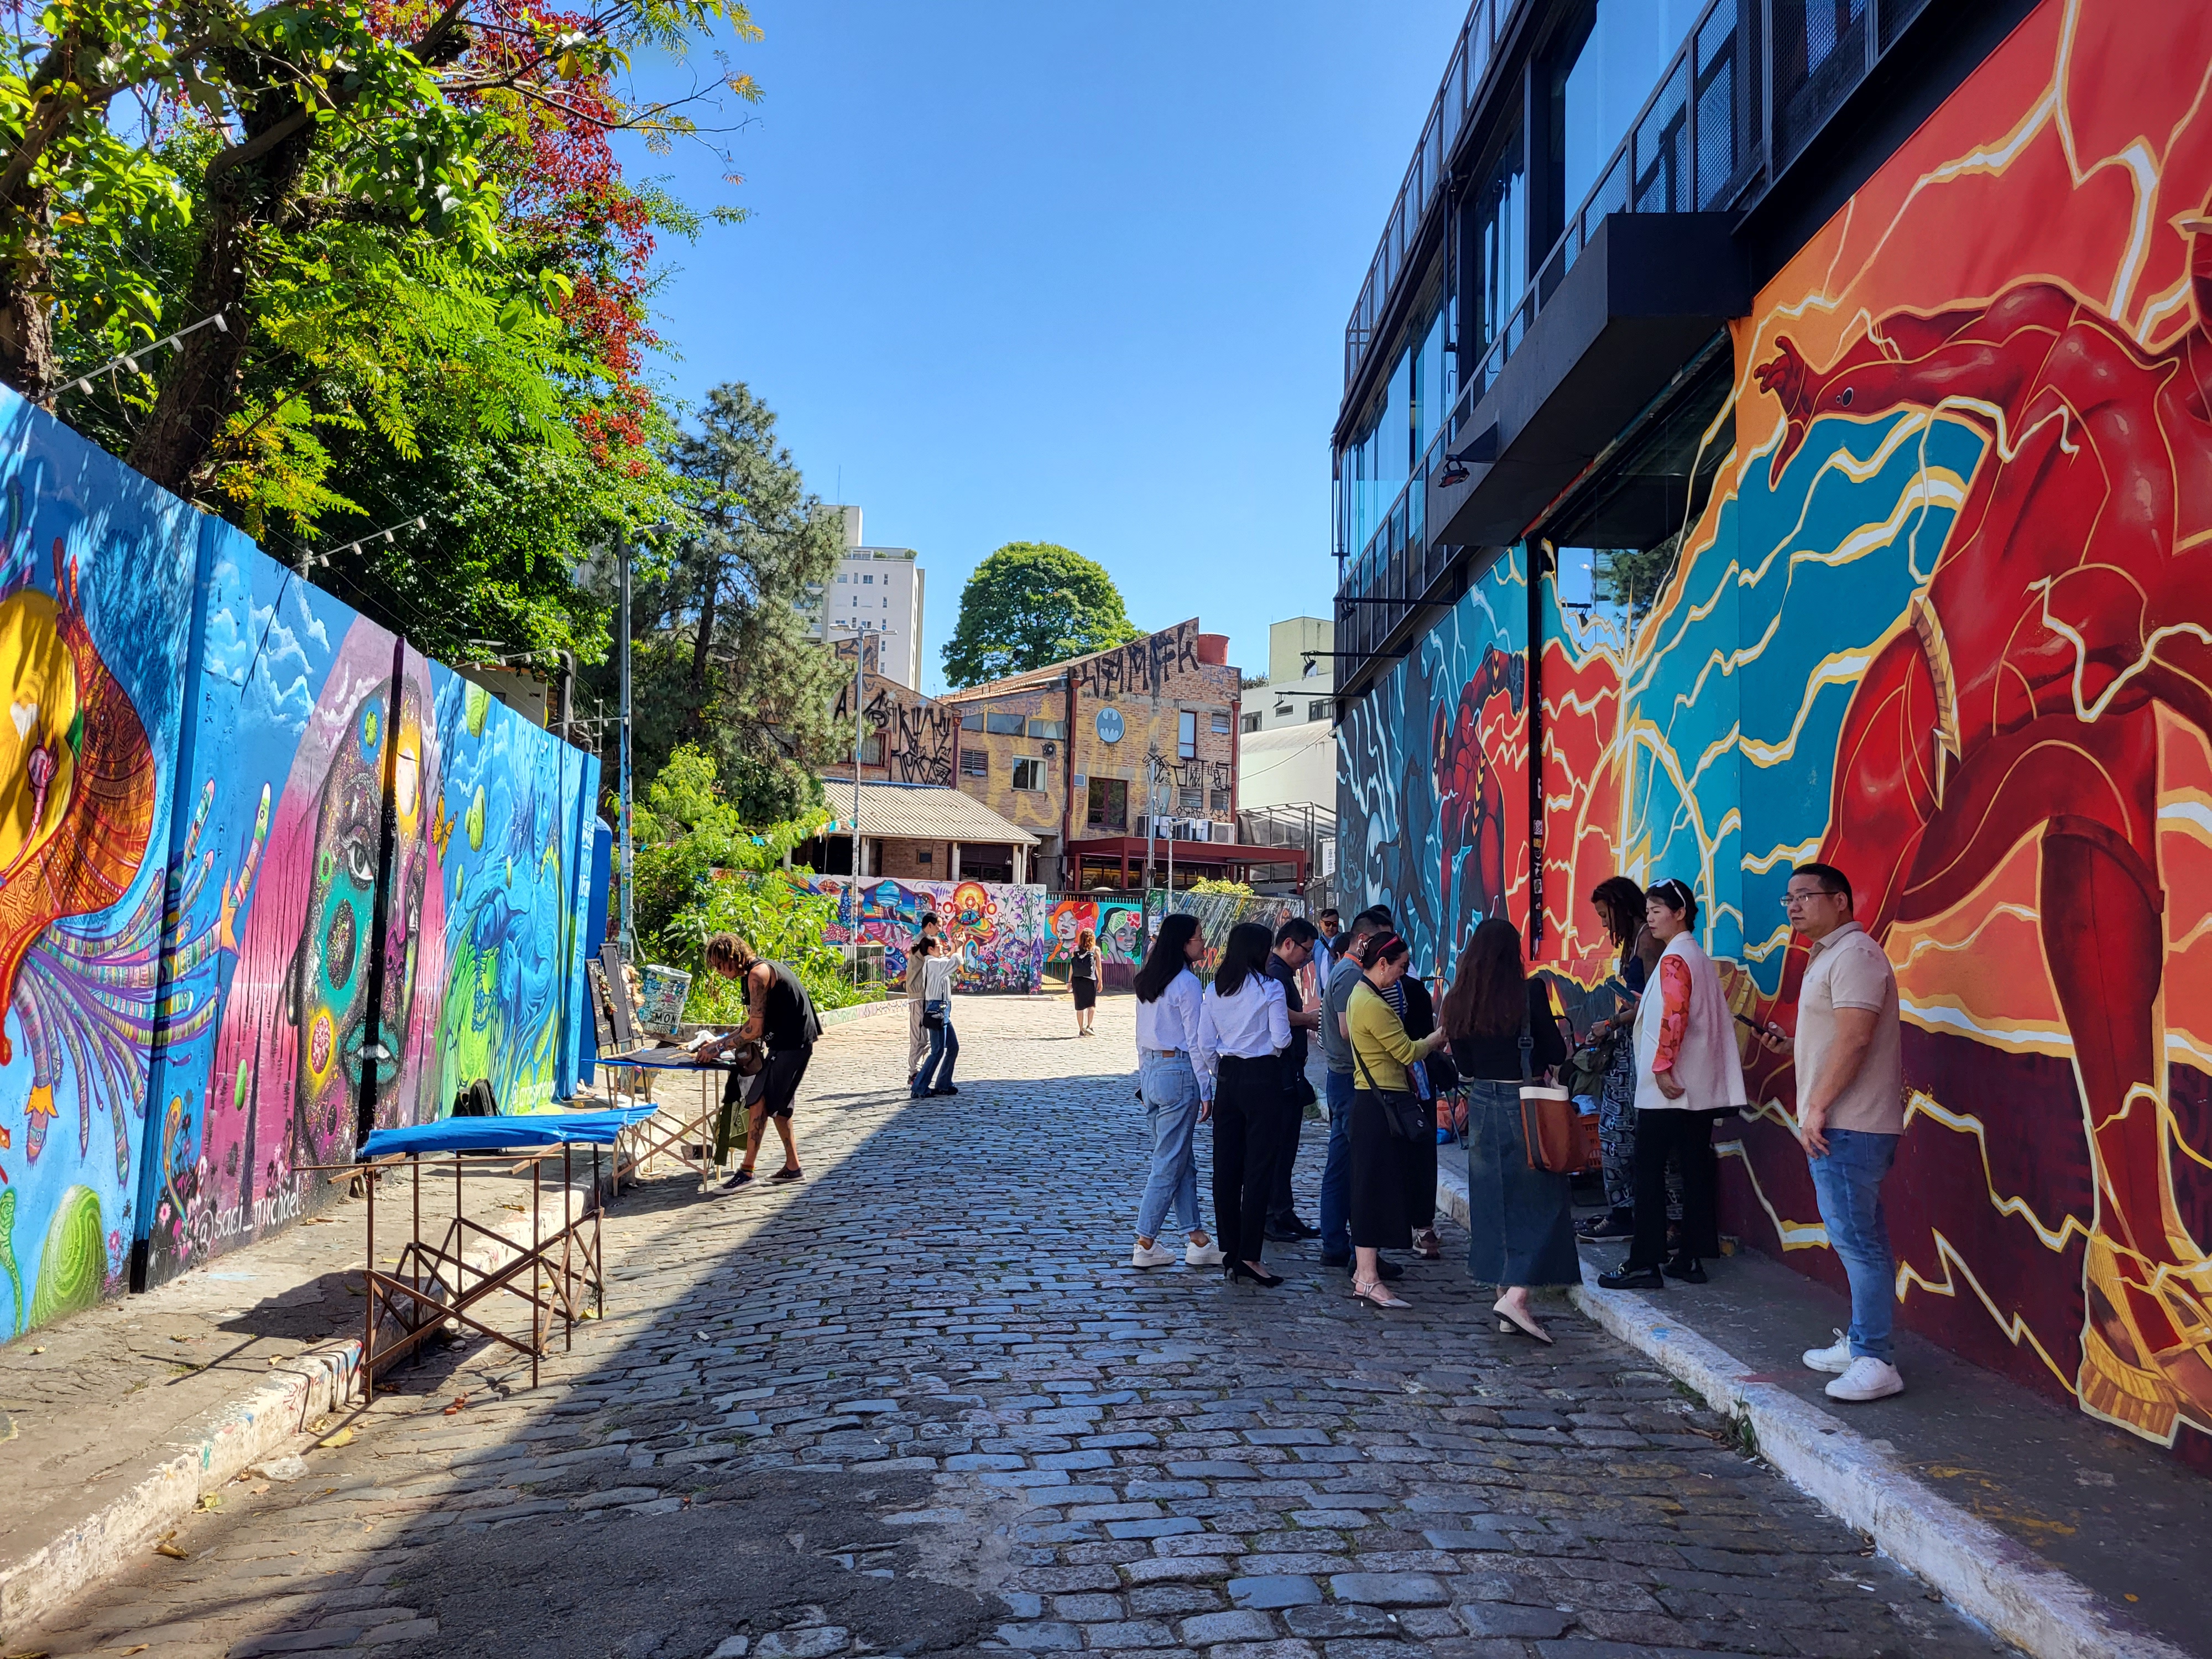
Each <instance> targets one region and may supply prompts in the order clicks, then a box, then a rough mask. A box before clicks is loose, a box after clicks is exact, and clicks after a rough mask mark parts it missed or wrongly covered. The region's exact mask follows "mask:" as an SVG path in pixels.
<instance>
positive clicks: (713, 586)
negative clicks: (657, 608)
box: [691, 559, 722, 691]
mask: <svg viewBox="0 0 2212 1659" xmlns="http://www.w3.org/2000/svg"><path fill="white" fill-rule="evenodd" d="M721 592H722V566H721V562H720V560H719V559H717V560H716V561H714V562H713V563H712V564H710V565H708V568H707V593H706V597H705V598H704V599H701V600H700V602H699V637H698V639H697V640H696V641H694V642H693V644H692V647H691V684H692V686H693V688H694V689H695V690H700V691H704V690H706V689H707V661H708V653H709V652H710V651H712V650H713V649H714V607H715V605H716V604H717V602H718V601H719V600H720V598H721Z"/></svg>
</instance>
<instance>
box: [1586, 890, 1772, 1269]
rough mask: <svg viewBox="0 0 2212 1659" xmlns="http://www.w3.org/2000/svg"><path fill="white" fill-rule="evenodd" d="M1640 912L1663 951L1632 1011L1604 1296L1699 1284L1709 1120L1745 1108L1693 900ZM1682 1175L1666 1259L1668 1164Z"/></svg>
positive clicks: (1708, 1187)
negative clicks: (1632, 1136)
mask: <svg viewBox="0 0 2212 1659" xmlns="http://www.w3.org/2000/svg"><path fill="white" fill-rule="evenodd" d="M1644 918H1645V920H1646V921H1648V922H1649V923H1650V927H1651V932H1652V934H1653V936H1654V937H1655V938H1656V939H1658V940H1659V942H1660V944H1661V945H1662V947H1663V948H1662V951H1661V953H1660V957H1659V972H1658V975H1657V977H1658V981H1659V982H1658V986H1657V987H1656V988H1657V992H1658V994H1657V995H1656V996H1655V995H1653V994H1650V993H1649V992H1647V993H1646V994H1644V1001H1643V1003H1642V1005H1641V1006H1639V1007H1638V1009H1637V1011H1636V1071H1637V1083H1636V1114H1637V1115H1636V1233H1635V1237H1634V1238H1633V1239H1632V1241H1631V1243H1630V1244H1629V1247H1628V1258H1627V1260H1626V1261H1623V1262H1622V1263H1621V1264H1620V1267H1619V1268H1618V1269H1616V1270H1615V1271H1614V1272H1613V1273H1600V1274H1599V1275H1598V1280H1597V1282H1598V1283H1599V1284H1600V1285H1603V1286H1604V1287H1605V1288H1606V1289H1607V1290H1609V1291H1656V1290H1658V1289H1660V1288H1662V1286H1663V1285H1665V1284H1666V1282H1667V1280H1668V1279H1680V1280H1681V1281H1682V1282H1683V1283H1685V1284H1689V1285H1702V1284H1704V1283H1705V1267H1704V1266H1703V1265H1702V1262H1701V1261H1700V1258H1705V1259H1710V1258H1711V1257H1714V1256H1717V1255H1719V1254H1720V1218H1719V1206H1718V1200H1717V1194H1716V1191H1715V1188H1716V1187H1717V1184H1718V1170H1717V1164H1716V1162H1715V1160H1714V1158H1713V1120H1714V1119H1715V1118H1716V1117H1717V1116H1719V1115H1721V1114H1722V1113H1723V1112H1726V1111H1728V1110H1729V1109H1731V1108H1732V1107H1736V1106H1741V1105H1742V1104H1743V1103H1744V1099H1745V1090H1744V1086H1743V1056H1742V1054H1741V1052H1740V1051H1739V1050H1738V1049H1737V1048H1736V1041H1735V1015H1734V1013H1733V1012H1732V1011H1731V1010H1730V1009H1729V1006H1728V997H1727V994H1726V993H1724V992H1723V990H1722V989H1721V976H1720V973H1719V970H1718V969H1716V968H1715V967H1714V966H1713V962H1712V958H1711V957H1709V956H1707V955H1706V954H1705V951H1703V950H1702V949H1701V948H1699V944H1698V941H1697V939H1695V938H1694V937H1693V936H1692V931H1691V930H1692V928H1694V927H1696V926H1697V921H1698V901H1697V897H1696V896H1695V895H1694V894H1692V892H1691V891H1690V889H1689V886H1688V884H1686V883H1685V882H1680V881H1662V882H1661V883H1660V884H1658V885H1657V886H1656V887H1654V888H1653V889H1651V890H1650V892H1649V893H1647V894H1646V895H1645V896H1644ZM1670 1154H1671V1155H1673V1156H1674V1157H1676V1158H1679V1159H1680V1162H1681V1166H1682V1234H1681V1241H1680V1248H1679V1249H1677V1250H1676V1252H1675V1254H1674V1256H1673V1257H1672V1258H1671V1259H1668V1260H1664V1261H1663V1272H1662V1258H1665V1257H1666V1254H1667V1159H1668V1156H1669V1155H1670Z"/></svg>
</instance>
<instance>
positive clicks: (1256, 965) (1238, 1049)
mask: <svg viewBox="0 0 2212 1659" xmlns="http://www.w3.org/2000/svg"><path fill="white" fill-rule="evenodd" d="M1274 945H1275V936H1274V935H1273V933H1270V932H1268V931H1267V928H1265V927H1261V925H1260V924H1259V923H1258V922H1256V921H1240V922H1238V923H1237V925H1236V926H1235V927H1231V929H1230V930H1229V940H1228V943H1227V944H1225V945H1223V946H1222V947H1221V962H1220V964H1219V965H1218V967H1216V968H1215V969H1214V970H1213V983H1212V984H1211V985H1209V986H1207V987H1206V994H1205V995H1204V996H1202V997H1201V998H1200V1000H1199V1010H1198V1036H1197V1038H1196V1040H1195V1041H1194V1042H1193V1044H1192V1048H1193V1049H1194V1054H1193V1057H1192V1058H1193V1063H1194V1065H1195V1066H1196V1067H1197V1071H1198V1092H1199V1097H1200V1099H1203V1100H1210V1101H1211V1102H1212V1103H1213V1105H1212V1115H1213V1220H1214V1225H1216V1226H1218V1227H1219V1228H1220V1229H1221V1248H1222V1249H1223V1250H1224V1251H1225V1253H1226V1254H1227V1256H1228V1260H1227V1261H1225V1262H1223V1263H1222V1267H1221V1273H1222V1276H1223V1277H1224V1278H1225V1279H1232V1280H1236V1279H1243V1280H1245V1281H1247V1282H1249V1283H1250V1284H1254V1285H1264V1286H1266V1287H1267V1289H1269V1290H1273V1288H1274V1287H1275V1286H1276V1285H1279V1284H1281V1283H1282V1282H1283V1280H1282V1276H1281V1275H1280V1274H1279V1273H1270V1272H1268V1271H1267V1268H1265V1267H1262V1266H1261V1265H1260V1256H1261V1252H1262V1251H1263V1250H1265V1249H1267V1201H1268V1199H1269V1197H1270V1196H1271V1195H1272V1194H1273V1192H1274V1188H1275V1160H1276V1159H1277V1158H1279V1157H1280V1156H1281V1154H1282V1150H1283V1142H1284V1140H1285V1138H1286V1137H1285V1133H1284V1132H1285V1130H1286V1129H1287V1128H1288V1127H1289V1126H1288V1124H1286V1123H1285V1121H1284V1116H1283V1066H1282V1060H1281V1054H1282V1052H1283V1050H1284V1049H1285V1048H1289V1047H1290V1046H1291V1016H1290V1010H1289V1008H1288V1006H1286V1005H1285V1000H1284V997H1283V987H1281V986H1280V985H1279V984H1277V983H1276V982H1275V981H1274V979H1273V977H1272V976H1271V975H1269V974H1268V972H1267V956H1268V953H1269V952H1270V951H1273V949H1274Z"/></svg>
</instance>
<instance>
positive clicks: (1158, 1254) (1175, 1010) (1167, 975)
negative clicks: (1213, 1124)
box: [1129, 915, 1221, 1267]
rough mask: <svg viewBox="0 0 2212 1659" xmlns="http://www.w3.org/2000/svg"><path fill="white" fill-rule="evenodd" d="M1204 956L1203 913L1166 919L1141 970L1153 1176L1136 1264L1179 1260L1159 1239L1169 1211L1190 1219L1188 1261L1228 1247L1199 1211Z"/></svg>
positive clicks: (1140, 1207) (1141, 1033)
mask: <svg viewBox="0 0 2212 1659" xmlns="http://www.w3.org/2000/svg"><path fill="white" fill-rule="evenodd" d="M1205 955H1206V935H1205V934H1203V933H1200V932H1199V931H1198V918H1197V917H1196V916H1189V915H1172V916H1166V917H1163V918H1162V919H1161V921H1160V927H1159V931H1158V933H1155V934H1154V935H1153V936H1152V949H1151V951H1149V952H1147V953H1146V957H1145V961H1144V965H1143V966H1142V967H1140V968H1139V969H1137V1066H1138V1079H1139V1088H1138V1091H1137V1093H1138V1095H1139V1097H1140V1098H1141V1099H1142V1100H1143V1101H1144V1103H1145V1127H1146V1139H1148V1140H1149V1141H1150V1142H1151V1143H1152V1173H1151V1175H1150V1176H1149V1177H1148V1178H1147V1179H1146V1182H1145V1194H1144V1196H1143V1197H1142V1198H1141V1199H1139V1200H1138V1201H1137V1243H1136V1248H1135V1249H1133V1250H1131V1251H1130V1252H1129V1265H1130V1266H1131V1267H1167V1266H1169V1265H1170V1264H1171V1263H1172V1262H1173V1261H1175V1259H1176V1253H1175V1251H1174V1250H1173V1249H1170V1248H1169V1247H1168V1246H1166V1245H1164V1244H1162V1243H1160V1239H1159V1231H1160V1227H1161V1225H1162V1224H1163V1223H1164V1222H1165V1221H1166V1220H1167V1218H1168V1212H1169V1211H1170V1209H1172V1210H1173V1211H1174V1212H1176V1215H1177V1216H1178V1217H1179V1218H1181V1219H1182V1225H1183V1237H1184V1238H1185V1239H1186V1241H1187V1243H1186V1244H1185V1247H1184V1249H1183V1252H1182V1259H1183V1260H1184V1261H1186V1262H1188V1264H1189V1265H1190V1266H1192V1267H1219V1266H1220V1265H1221V1251H1220V1249H1219V1248H1218V1247H1217V1246H1216V1245H1215V1243H1213V1241H1212V1239H1210V1238H1208V1237H1206V1225H1205V1222H1204V1220H1203V1218H1201V1217H1200V1214H1199V1209H1198V1163H1197V1158H1196V1155H1195V1153H1194V1151H1193V1144H1194V1141H1195V1140H1196V1139H1197V1135H1198V1126H1199V1125H1200V1123H1201V1122H1203V1121H1205V1119H1206V1111H1207V1108H1206V1103H1205V1102H1204V1101H1202V1100H1200V1098H1199V1095H1198V1073H1197V1072H1196V1071H1195V1070H1194V1060H1193V1059H1192V1055H1191V1048H1192V1045H1193V1044H1194V1042H1196V1041H1197V1038H1198V1014H1199V1000H1200V996H1201V994H1202V990H1201V987H1200V985H1199V982H1198V975H1196V974H1194V973H1193V972H1191V970H1190V965H1191V963H1194V962H1196V961H1198V960H1199V959H1200V957H1204V956H1205Z"/></svg>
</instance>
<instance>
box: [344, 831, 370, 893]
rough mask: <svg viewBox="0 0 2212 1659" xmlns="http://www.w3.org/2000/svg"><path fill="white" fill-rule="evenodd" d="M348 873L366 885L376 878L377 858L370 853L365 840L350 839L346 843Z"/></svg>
mask: <svg viewBox="0 0 2212 1659" xmlns="http://www.w3.org/2000/svg"><path fill="white" fill-rule="evenodd" d="M345 861H346V873H347V874H348V875H349V876H351V877H352V878H354V879H355V880H356V881H357V882H359V883H360V884H362V886H364V887H366V886H368V884H369V883H371V882H373V881H374V880H375V879H376V860H374V859H373V858H371V857H370V856H369V855H368V842H365V841H349V842H346V844H345Z"/></svg>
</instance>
